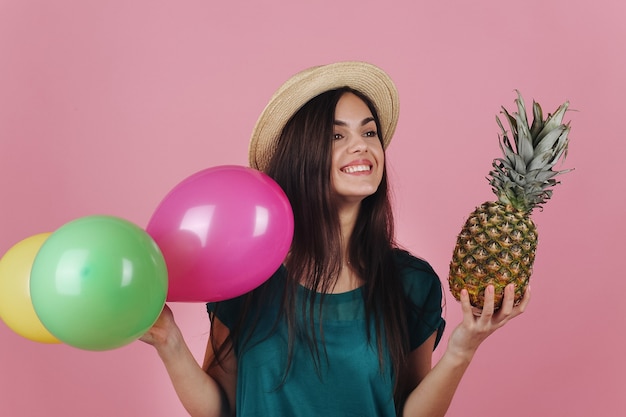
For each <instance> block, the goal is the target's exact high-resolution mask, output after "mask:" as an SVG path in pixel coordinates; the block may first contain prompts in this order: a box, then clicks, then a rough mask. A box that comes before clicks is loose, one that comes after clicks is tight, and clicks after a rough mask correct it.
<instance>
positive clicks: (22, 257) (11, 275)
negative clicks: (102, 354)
mask: <svg viewBox="0 0 626 417" xmlns="http://www.w3.org/2000/svg"><path fill="white" fill-rule="evenodd" d="M50 234H51V233H40V234H37V235H34V236H30V237H28V238H26V239H24V240H22V241H20V242H18V243H17V244H15V245H14V246H13V247H11V248H10V249H9V250H8V251H7V252H6V253H5V254H4V256H3V257H2V258H0V319H2V321H4V322H5V323H6V325H7V326H9V328H11V330H13V331H14V332H15V333H17V334H19V335H20V336H23V337H25V338H27V339H30V340H33V341H35V342H40V343H61V342H60V341H59V340H58V339H57V338H56V337H54V336H53V335H52V334H51V333H50V332H49V331H48V330H47V329H46V328H45V327H44V325H43V324H41V321H40V320H39V317H38V316H37V313H35V308H34V307H33V303H32V301H31V298H30V271H31V268H32V266H33V262H34V260H35V256H36V255H37V252H39V249H40V248H41V246H42V245H43V243H44V242H45V241H46V239H47V238H48V236H50Z"/></svg>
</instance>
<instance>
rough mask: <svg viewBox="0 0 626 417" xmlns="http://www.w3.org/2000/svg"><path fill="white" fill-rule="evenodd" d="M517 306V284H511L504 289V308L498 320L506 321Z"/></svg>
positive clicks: (499, 312)
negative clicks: (515, 305)
mask: <svg viewBox="0 0 626 417" xmlns="http://www.w3.org/2000/svg"><path fill="white" fill-rule="evenodd" d="M514 304H515V284H513V283H511V284H508V285H507V286H506V287H504V295H503V296H502V306H501V307H500V311H498V314H497V316H498V319H501V320H503V319H505V318H507V317H508V316H510V315H511V313H512V312H513V306H514Z"/></svg>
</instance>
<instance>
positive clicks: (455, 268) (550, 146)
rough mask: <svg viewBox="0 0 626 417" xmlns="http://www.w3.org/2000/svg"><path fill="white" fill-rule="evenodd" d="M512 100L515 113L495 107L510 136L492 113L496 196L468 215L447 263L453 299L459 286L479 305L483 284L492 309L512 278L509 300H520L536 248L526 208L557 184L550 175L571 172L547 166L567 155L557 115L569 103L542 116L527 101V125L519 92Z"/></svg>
mask: <svg viewBox="0 0 626 417" xmlns="http://www.w3.org/2000/svg"><path fill="white" fill-rule="evenodd" d="M515 103H516V104H517V112H514V113H513V114H510V113H509V112H508V111H507V110H506V109H505V108H504V107H502V112H501V113H502V114H503V115H504V116H505V117H506V119H507V120H508V124H509V127H510V136H509V132H507V130H506V129H505V128H504V126H503V124H502V122H501V120H500V118H499V117H498V116H496V121H497V123H498V126H499V127H500V129H501V130H502V134H501V135H498V136H499V141H500V148H501V149H502V152H503V157H502V158H497V159H495V160H494V161H493V170H492V171H491V172H489V176H488V177H487V179H488V180H489V184H490V185H491V186H492V190H493V192H494V193H495V195H496V196H497V201H487V202H485V203H483V204H481V205H480V206H479V207H477V208H476V209H475V210H474V212H472V213H471V214H470V215H469V217H468V219H467V221H466V222H465V225H464V226H463V228H462V230H461V232H460V233H459V235H458V236H457V241H456V246H455V248H454V253H453V255H452V261H451V262H450V276H449V278H448V283H449V285H450V291H451V292H452V295H454V297H455V298H456V299H457V300H459V299H460V293H461V290H462V289H463V288H467V290H468V292H469V296H470V302H471V304H472V306H474V307H476V308H478V309H481V308H482V307H483V303H484V291H485V288H486V287H487V285H489V284H493V285H494V287H495V308H496V309H498V308H500V306H501V305H502V298H503V293H504V287H505V286H506V285H507V284H509V283H511V282H513V283H515V304H518V303H519V302H520V301H521V299H522V297H523V295H524V292H525V290H526V287H527V285H528V281H529V279H530V275H531V274H532V269H533V262H534V260H535V251H536V249H537V228H536V227H535V224H534V223H533V221H532V219H531V218H530V216H531V212H532V211H533V209H535V208H542V205H543V204H544V203H545V202H546V201H547V200H548V199H550V197H551V196H552V187H553V186H555V185H556V184H558V183H559V182H557V181H556V180H555V179H554V178H555V177H556V176H557V175H559V174H563V173H566V172H569V171H571V170H563V171H554V170H552V167H553V166H554V165H555V164H556V163H557V162H558V161H559V159H561V158H562V159H563V160H564V159H565V156H566V155H567V147H568V142H569V139H568V134H569V130H570V126H569V122H568V123H567V124H563V123H562V120H563V116H564V114H565V112H566V111H567V108H568V106H569V103H568V102H565V103H563V104H562V105H561V106H559V108H558V109H557V110H556V111H555V112H554V114H548V115H547V117H546V118H545V120H544V119H543V113H542V110H541V106H540V105H539V104H538V103H536V102H534V101H533V122H532V125H531V126H530V127H529V125H528V119H527V116H526V108H525V105H524V100H523V98H522V96H521V94H520V93H519V91H517V99H516V100H515ZM511 137H512V140H513V143H514V144H515V146H513V143H512V142H511Z"/></svg>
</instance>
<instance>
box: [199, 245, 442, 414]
mask: <svg viewBox="0 0 626 417" xmlns="http://www.w3.org/2000/svg"><path fill="white" fill-rule="evenodd" d="M396 262H397V265H398V269H399V271H400V274H401V279H402V283H403V286H404V290H405V292H406V295H407V297H408V300H410V302H411V303H413V306H414V307H416V308H413V309H407V318H408V324H409V332H410V346H411V350H413V349H415V348H417V347H418V346H420V345H421V344H422V343H423V342H424V341H425V340H426V339H428V337H430V336H431V335H432V334H433V333H434V332H437V343H438V342H439V339H440V338H441V335H442V333H443V329H444V326H445V322H444V320H443V318H442V309H441V301H442V291H441V282H440V281H439V278H438V277H437V275H436V274H435V272H434V271H433V269H432V268H431V267H430V265H428V263H426V262H425V261H423V260H420V259H418V258H415V257H413V256H411V255H409V254H408V253H406V252H401V251H397V252H396ZM285 276H286V270H285V269H284V267H281V268H280V269H279V270H278V271H277V272H276V273H275V274H274V275H273V276H272V277H271V278H270V280H269V281H268V285H270V286H271V287H274V288H270V289H271V290H275V291H271V292H272V293H274V294H276V293H280V291H282V287H283V284H284V280H285ZM308 291H309V290H307V289H306V288H304V287H302V286H300V287H299V288H298V298H297V300H296V305H297V306H300V305H301V300H302V297H305V296H306V293H307V292H308ZM279 299H280V297H277V298H276V300H279ZM242 301H243V300H242V298H241V297H238V298H235V299H232V300H227V301H223V302H220V303H218V304H219V307H218V308H216V305H217V304H215V303H209V304H207V308H208V309H209V311H214V312H215V314H216V315H217V317H218V318H219V319H220V321H221V322H222V323H224V325H226V326H227V327H229V328H231V329H232V326H235V325H243V326H244V333H243V336H242V337H240V338H239V339H240V342H239V343H238V344H237V345H236V346H235V347H234V349H235V354H236V355H237V366H238V368H237V400H236V401H237V404H236V407H237V416H239V417H249V416H263V417H268V416H325V417H332V416H337V417H340V416H341V417H351V416H360V417H364V416H372V417H373V416H376V417H380V416H389V417H392V416H395V415H396V411H395V405H394V402H393V385H394V381H393V375H392V370H391V367H390V366H389V361H387V366H385V369H384V372H381V369H380V365H379V360H378V351H377V347H376V336H375V335H376V332H375V329H374V322H373V320H370V334H371V335H372V337H371V339H370V340H368V338H367V329H366V323H367V321H366V318H365V305H364V300H363V290H362V289H361V288H358V289H355V290H352V291H349V292H345V293H339V294H326V295H325V296H324V298H323V303H324V305H323V309H322V312H323V317H322V319H321V320H323V326H322V329H323V336H322V334H318V344H319V346H320V350H319V356H318V358H319V359H318V360H317V366H316V364H315V361H314V359H313V355H314V353H313V352H312V351H311V349H310V348H309V344H308V342H307V340H306V339H305V338H304V337H296V340H295V342H294V343H295V345H294V350H293V358H292V362H291V368H290V370H289V372H288V374H287V376H286V378H285V366H286V360H287V355H288V348H287V346H288V341H287V325H286V323H285V322H284V320H281V321H279V325H278V326H275V319H276V317H277V314H278V312H279V310H278V309H279V305H278V302H272V300H265V301H267V302H260V303H256V305H257V307H258V308H260V311H261V314H260V315H259V316H258V322H257V321H256V320H255V321H254V322H255V326H256V327H254V333H252V334H249V333H247V330H248V329H249V328H252V327H251V326H252V322H251V321H250V320H248V321H244V323H243V324H238V322H237V320H238V317H239V314H238V313H239V311H240V309H241V307H242ZM316 301H317V303H318V305H317V306H316V308H317V307H318V306H319V296H318V297H316ZM316 313H317V312H314V313H313V317H314V319H315V324H316V328H319V320H318V317H319V316H318V315H317V314H316ZM300 315H301V310H299V315H298V316H300ZM246 336H249V337H250V338H249V339H247V337H246ZM322 337H323V344H322V343H320V339H321V338H322ZM244 340H246V342H245V345H244V344H243V343H244ZM385 357H387V355H385ZM283 378H285V379H284V381H283Z"/></svg>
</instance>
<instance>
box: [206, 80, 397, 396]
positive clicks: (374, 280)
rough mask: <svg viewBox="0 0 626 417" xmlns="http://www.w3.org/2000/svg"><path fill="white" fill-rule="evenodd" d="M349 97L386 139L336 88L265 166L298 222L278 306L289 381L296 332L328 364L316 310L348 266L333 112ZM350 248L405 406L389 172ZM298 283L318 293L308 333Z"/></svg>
mask: <svg viewBox="0 0 626 417" xmlns="http://www.w3.org/2000/svg"><path fill="white" fill-rule="evenodd" d="M348 92H351V93H353V94H355V95H357V96H358V97H359V98H361V99H362V100H363V101H364V102H365V103H366V104H367V106H368V107H369V109H370V111H371V112H372V115H373V117H374V120H375V122H376V127H377V130H378V132H379V139H380V140H381V142H382V140H383V138H382V137H381V129H380V122H379V119H378V115H377V112H376V109H375V107H374V106H373V104H372V102H371V101H370V100H369V99H368V98H367V97H366V96H364V95H363V94H361V93H360V92H358V91H355V90H352V89H350V88H347V87H344V88H340V89H337V90H331V91H327V92H325V93H323V94H321V95H319V96H317V97H315V98H313V99H312V100H310V101H309V102H308V103H307V104H305V105H304V106H303V107H302V108H301V109H300V110H299V111H298V112H296V113H295V114H294V115H293V116H292V118H291V119H290V120H289V122H288V123H287V124H286V126H285V127H284V129H283V131H282V134H281V136H280V138H279V140H278V143H277V147H276V151H275V153H274V155H273V157H272V159H271V161H270V164H269V167H268V169H267V174H268V175H269V176H270V177H272V178H273V179H274V180H275V181H276V182H277V183H278V184H279V185H280V186H281V187H282V189H283V190H284V191H285V193H286V194H287V197H288V198H289V201H290V203H291V206H292V208H293V212H294V218H295V225H294V236H293V242H292V245H291V249H290V252H289V255H288V257H287V259H286V260H285V266H286V270H287V281H286V282H287V285H286V289H285V291H284V294H283V296H282V297H281V301H280V302H281V304H282V305H281V307H282V308H281V309H280V311H281V312H283V314H282V318H283V319H284V320H286V322H287V325H288V340H289V341H288V344H289V346H288V352H289V354H288V358H287V363H286V369H285V374H284V377H283V381H284V378H286V376H287V373H288V371H289V369H290V366H291V360H292V354H293V346H294V341H295V338H296V334H304V335H305V337H306V338H307V340H308V343H309V348H310V351H311V353H312V356H313V360H314V361H315V364H316V366H317V367H318V369H319V364H320V361H321V360H322V359H323V353H324V352H320V350H319V348H318V345H319V344H318V340H317V338H318V336H317V334H320V335H321V336H320V337H321V339H322V342H323V329H316V325H315V323H314V318H315V317H314V314H313V312H314V311H315V309H314V306H315V303H316V301H318V302H320V303H321V305H322V306H323V299H324V294H325V293H327V292H329V291H330V290H331V289H332V287H333V285H334V284H335V282H336V280H337V277H338V276H339V273H340V271H341V268H342V262H343V259H342V256H343V254H342V252H341V247H342V241H341V239H342V238H341V234H340V224H339V217H338V210H337V207H336V206H335V204H334V202H333V197H332V195H331V183H330V181H331V180H330V172H331V153H332V137H333V127H334V120H335V108H336V106H337V102H338V101H339V99H340V98H341V96H342V95H343V94H345V93H348ZM348 248H349V249H348V256H349V259H348V262H349V263H350V265H351V266H352V267H353V268H354V269H355V271H356V272H357V273H358V275H359V276H360V277H361V278H362V279H363V280H364V287H363V297H364V302H365V311H366V316H367V317H366V318H367V329H368V330H367V331H368V338H369V339H370V340H372V336H373V335H371V334H369V333H370V332H369V329H370V323H371V321H372V320H373V322H374V328H375V333H376V334H375V340H376V345H377V348H378V349H377V350H378V357H379V364H380V369H381V372H382V371H383V370H384V368H385V366H386V359H387V358H386V357H385V350H384V348H383V346H385V345H386V347H387V350H388V354H389V358H390V361H391V367H392V369H391V370H392V372H393V375H394V376H395V387H394V397H395V400H396V404H400V403H401V400H402V398H403V397H404V395H405V389H406V387H405V382H406V368H407V366H406V359H407V355H408V350H409V342H408V340H409V338H408V330H407V324H406V300H405V296H404V292H403V289H402V284H401V282H400V278H399V276H398V273H397V271H396V266H395V263H394V259H393V251H394V248H395V240H394V219H393V213H392V209H391V201H390V196H389V186H388V181H387V173H386V169H385V170H383V176H382V181H381V184H380V185H379V187H378V189H377V191H376V192H375V193H374V194H372V195H370V196H368V197H366V198H365V199H364V200H363V201H362V203H361V208H360V211H359V214H358V217H357V220H356V224H355V227H354V230H353V233H352V236H351V237H350V241H349V242H348ZM299 284H302V285H304V286H305V287H307V288H310V289H313V290H312V291H310V292H308V293H307V294H309V295H308V296H307V297H305V299H303V300H302V303H303V305H302V311H303V312H305V314H304V316H305V317H306V323H305V324H304V327H305V329H300V328H299V326H300V327H302V325H303V324H302V320H299V319H298V318H297V317H295V316H296V311H297V308H296V305H295V303H296V301H295V300H296V291H297V289H298V286H299ZM264 287H265V286H261V287H260V288H259V289H257V290H255V291H253V292H252V293H251V294H249V295H248V298H249V300H248V301H247V302H246V304H249V303H250V302H252V301H251V300H252V298H253V297H258V296H261V294H262V293H263V291H264V289H265V288H264ZM317 297H319V299H318V300H316V298H317ZM322 308H323V307H322ZM245 310H247V309H246V308H244V312H243V313H242V314H244V315H245V314H246V312H245ZM318 315H321V309H320V310H319V311H318ZM240 322H242V319H240ZM320 323H321V320H320ZM230 337H231V340H232V341H233V345H234V344H235V343H236V339H237V338H241V337H244V338H245V335H242V334H241V333H240V332H238V331H237V329H236V328H233V329H231V333H230ZM322 346H323V343H322ZM215 348H216V358H217V361H219V357H221V355H222V354H223V353H224V352H223V349H222V350H220V347H219V346H217V347H215Z"/></svg>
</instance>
